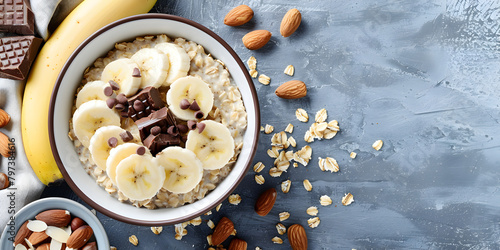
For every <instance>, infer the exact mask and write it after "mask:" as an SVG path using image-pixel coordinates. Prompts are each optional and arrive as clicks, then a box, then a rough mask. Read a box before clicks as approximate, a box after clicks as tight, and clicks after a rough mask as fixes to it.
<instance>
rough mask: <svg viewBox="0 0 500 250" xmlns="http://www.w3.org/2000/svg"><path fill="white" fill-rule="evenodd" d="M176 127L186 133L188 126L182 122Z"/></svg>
mask: <svg viewBox="0 0 500 250" xmlns="http://www.w3.org/2000/svg"><path fill="white" fill-rule="evenodd" d="M177 129H178V130H179V132H180V133H183V134H184V133H187V132H188V131H189V128H188V126H186V125H184V124H179V125H177Z"/></svg>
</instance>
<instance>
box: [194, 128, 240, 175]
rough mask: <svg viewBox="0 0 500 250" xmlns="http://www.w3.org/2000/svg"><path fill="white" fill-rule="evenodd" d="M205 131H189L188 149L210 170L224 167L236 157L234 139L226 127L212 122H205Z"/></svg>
mask: <svg viewBox="0 0 500 250" xmlns="http://www.w3.org/2000/svg"><path fill="white" fill-rule="evenodd" d="M202 123H204V124H205V129H203V131H202V133H199V132H198V130H197V129H195V130H191V131H189V134H188V137H187V141H186V148H187V149H189V150H191V151H193V152H194V153H195V154H196V157H198V159H200V160H201V162H202V163H203V168H204V169H208V170H213V169H219V168H222V167H224V166H225V165H226V164H227V163H228V162H229V160H230V159H231V157H233V155H234V139H233V137H232V136H231V132H229V129H228V128H226V126H224V125H222V124H220V123H218V122H214V121H211V120H206V121H203V122H202Z"/></svg>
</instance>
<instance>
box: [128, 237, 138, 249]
mask: <svg viewBox="0 0 500 250" xmlns="http://www.w3.org/2000/svg"><path fill="white" fill-rule="evenodd" d="M128 241H129V242H130V243H132V245H134V246H137V245H138V244H139V239H137V236H135V235H131V236H130V237H128Z"/></svg>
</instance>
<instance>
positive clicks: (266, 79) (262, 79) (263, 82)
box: [259, 74, 271, 85]
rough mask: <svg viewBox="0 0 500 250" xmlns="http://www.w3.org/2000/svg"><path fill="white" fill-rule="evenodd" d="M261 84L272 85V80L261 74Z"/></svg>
mask: <svg viewBox="0 0 500 250" xmlns="http://www.w3.org/2000/svg"><path fill="white" fill-rule="evenodd" d="M259 82H260V83H262V84H264V85H269V83H271V78H270V77H269V76H266V75H264V74H260V76H259Z"/></svg>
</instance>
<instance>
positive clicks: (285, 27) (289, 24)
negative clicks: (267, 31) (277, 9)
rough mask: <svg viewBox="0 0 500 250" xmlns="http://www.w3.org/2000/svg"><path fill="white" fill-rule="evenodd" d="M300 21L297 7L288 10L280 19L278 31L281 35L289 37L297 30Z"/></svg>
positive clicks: (300, 17) (300, 16)
mask: <svg viewBox="0 0 500 250" xmlns="http://www.w3.org/2000/svg"><path fill="white" fill-rule="evenodd" d="M300 21H302V15H301V14H300V11H299V10H298V9H291V10H289V11H288V12H287V13H286V14H285V16H283V19H282V20H281V25H280V33H281V35H282V36H283V37H289V36H291V35H292V34H293V32H295V31H296V30H297V28H298V27H299V25H300Z"/></svg>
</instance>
